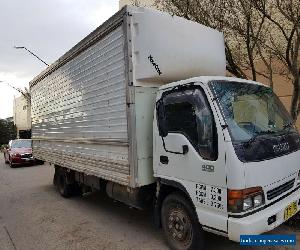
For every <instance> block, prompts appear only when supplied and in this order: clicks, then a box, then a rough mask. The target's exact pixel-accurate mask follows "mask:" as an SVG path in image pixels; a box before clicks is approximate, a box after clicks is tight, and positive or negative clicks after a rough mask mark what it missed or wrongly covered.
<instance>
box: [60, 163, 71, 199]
mask: <svg viewBox="0 0 300 250" xmlns="http://www.w3.org/2000/svg"><path fill="white" fill-rule="evenodd" d="M56 183H57V186H58V190H59V193H60V195H61V196H63V197H65V198H69V197H71V196H72V185H71V184H68V179H67V173H66V171H64V170H63V169H60V170H59V172H58V174H57V176H56Z"/></svg>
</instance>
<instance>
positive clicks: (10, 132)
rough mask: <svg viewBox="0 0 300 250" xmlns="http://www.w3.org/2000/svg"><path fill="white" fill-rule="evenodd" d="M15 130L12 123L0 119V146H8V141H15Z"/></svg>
mask: <svg viewBox="0 0 300 250" xmlns="http://www.w3.org/2000/svg"><path fill="white" fill-rule="evenodd" d="M16 137H17V129H16V126H15V125H14V123H13V122H10V121H7V120H3V119H0V145H2V144H8V142H9V141H10V140H13V139H16Z"/></svg>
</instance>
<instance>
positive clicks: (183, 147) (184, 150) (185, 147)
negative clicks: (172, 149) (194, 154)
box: [182, 145, 189, 155]
mask: <svg viewBox="0 0 300 250" xmlns="http://www.w3.org/2000/svg"><path fill="white" fill-rule="evenodd" d="M188 152H189V146H188V145H183V146H182V154H184V155H186V154H187V153H188Z"/></svg>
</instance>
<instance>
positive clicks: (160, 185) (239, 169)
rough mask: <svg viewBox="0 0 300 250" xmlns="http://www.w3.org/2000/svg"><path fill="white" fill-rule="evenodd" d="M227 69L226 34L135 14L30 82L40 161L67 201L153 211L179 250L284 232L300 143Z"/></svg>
mask: <svg viewBox="0 0 300 250" xmlns="http://www.w3.org/2000/svg"><path fill="white" fill-rule="evenodd" d="M225 63H226V60H225V52H224V41H223V35H222V33H220V32H218V31H216V30H213V29H210V28H208V27H205V26H202V25H199V24H197V23H194V22H191V21H188V20H185V19H183V18H180V17H176V16H171V15H169V14H167V13H163V12H159V11H154V10H149V9H146V8H138V7H132V6H125V7H124V8H123V9H122V10H120V11H119V12H117V13H116V14H115V15H114V16H112V17H111V18H110V19H109V20H108V21H106V22H105V23H104V24H102V25H101V26H100V27H99V28H97V29H96V30H95V31H94V32H92V33H91V34H89V35H88V36H87V37H86V38H84V39H83V40H82V41H81V42H79V43H78V44H77V45H76V46H74V47H73V48H72V49H71V50H70V51H68V52H67V53H66V54H65V55H63V56H62V57H61V58H60V59H58V60H57V61H56V62H54V63H53V64H52V65H50V66H49V67H48V68H47V69H46V70H45V71H43V72H42V73H41V74H40V75H38V76H37V77H36V78H34V79H33V80H32V81H31V82H30V89H31V96H32V137H33V154H34V157H35V158H37V159H40V160H43V161H47V162H50V163H51V164H53V165H54V166H55V175H54V183H55V184H56V185H57V186H58V190H59V191H60V193H61V195H62V196H65V197H69V196H71V195H73V194H75V193H78V192H81V191H82V190H94V189H95V190H103V191H105V192H106V193H107V194H108V196H109V197H111V198H113V199H115V200H118V201H121V202H124V203H126V204H128V205H130V206H132V207H136V208H140V209H143V208H145V207H151V206H152V207H153V208H154V215H155V222H156V225H157V226H162V228H163V231H164V233H165V235H166V239H167V242H168V244H169V246H170V247H171V248H172V249H201V248H202V247H203V242H204V239H203V231H209V232H213V233H216V234H219V235H223V236H225V237H228V238H229V239H230V240H233V241H236V242H239V240H240V235H241V234H261V233H264V232H266V231H269V230H272V229H273V228H275V227H277V226H278V225H280V224H281V223H283V222H284V221H286V220H287V219H289V218H290V217H292V216H293V215H294V214H295V213H297V212H298V211H299V208H300V192H299V188H300V172H299V170H300V151H299V149H300V136H299V134H298V131H297V130H296V128H295V127H294V125H293V124H292V122H291V121H292V120H291V117H290V116H289V114H288V113H287V111H286V110H285V108H284V107H283V105H282V104H281V102H280V101H279V99H278V98H277V97H276V96H275V94H274V93H273V92H272V90H271V89H270V88H268V87H267V86H264V85H263V84H260V83H258V82H253V81H247V80H242V79H237V78H229V77H225V71H226V65H225Z"/></svg>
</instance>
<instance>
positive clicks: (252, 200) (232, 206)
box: [227, 187, 265, 213]
mask: <svg viewBox="0 0 300 250" xmlns="http://www.w3.org/2000/svg"><path fill="white" fill-rule="evenodd" d="M227 199H228V201H227V204H228V212H232V213H240V212H244V211H248V210H250V209H253V208H257V207H260V206H262V205H263V204H264V203H265V201H264V193H263V190H262V187H253V188H246V189H241V190H231V189H228V191H227Z"/></svg>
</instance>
